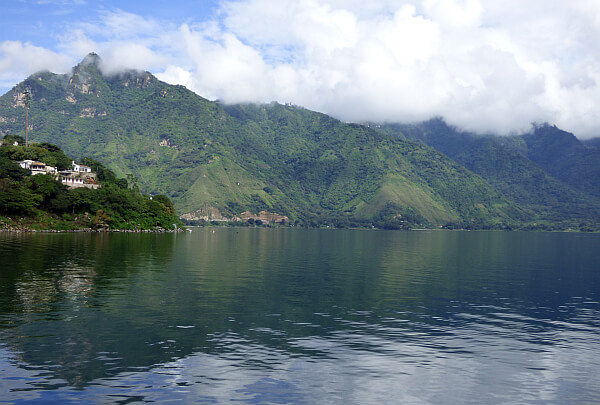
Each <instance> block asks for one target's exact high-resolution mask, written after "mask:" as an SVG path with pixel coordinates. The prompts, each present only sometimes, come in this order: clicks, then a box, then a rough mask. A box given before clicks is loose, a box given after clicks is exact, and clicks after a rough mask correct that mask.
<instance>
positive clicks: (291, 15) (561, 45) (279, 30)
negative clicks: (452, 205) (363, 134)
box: [0, 0, 600, 137]
mask: <svg viewBox="0 0 600 405" xmlns="http://www.w3.org/2000/svg"><path fill="white" fill-rule="evenodd" d="M214 18H215V20H213V21H208V22H203V23H202V24H195V23H194V22H193V15H190V20H189V21H187V22H186V23H181V22H173V21H163V20H162V19H161V18H160V16H157V17H155V18H148V17H143V16H140V15H136V14H131V13H128V12H126V11H121V10H117V11H113V12H106V11H103V12H101V13H99V14H98V17H97V20H96V21H88V22H87V23H81V24H78V25H76V26H74V27H72V28H71V29H69V30H68V31H67V32H65V33H63V34H62V35H61V36H60V38H59V41H60V43H59V45H57V49H58V50H60V53H56V52H53V51H48V50H42V49H41V48H40V49H36V48H35V47H33V45H25V44H20V46H21V47H23V48H31V49H29V52H32V49H36V52H38V53H39V52H42V51H45V52H47V53H48V55H46V56H45V57H44V58H43V59H42V61H43V62H40V64H38V65H34V66H32V67H30V68H29V70H26V71H27V72H30V71H31V69H33V67H36V68H41V67H42V66H41V65H44V66H43V67H45V68H50V69H57V68H60V69H63V70H64V62H65V60H67V59H69V60H71V61H72V62H73V63H72V64H74V63H76V61H77V59H80V58H82V57H83V56H84V55H85V54H87V53H88V52H91V51H95V52H97V53H99V54H100V55H101V56H102V57H103V59H104V61H105V62H106V65H107V66H108V67H109V69H112V70H113V71H114V70H115V69H120V68H124V67H131V68H136V69H147V70H151V71H153V72H156V73H157V75H158V76H159V77H160V78H161V79H163V80H165V81H168V82H171V83H177V84H183V85H185V86H187V87H188V88H190V89H191V90H193V91H195V92H197V93H198V94H200V95H202V96H204V97H207V98H210V99H216V98H218V99H221V100H224V101H226V102H242V101H271V100H277V101H280V102H293V103H295V104H299V105H303V106H306V107H308V108H311V109H316V110H319V111H323V112H326V113H330V114H332V115H335V116H336V117H339V118H341V119H344V120H348V121H360V120H385V121H407V120H422V119H427V118H429V117H432V116H443V117H445V118H446V119H447V120H448V121H449V122H451V123H453V124H455V125H458V126H460V127H462V128H465V129H470V130H475V131H495V132H500V133H511V132H513V131H517V132H518V131H522V130H525V129H527V128H529V126H530V124H531V123H532V122H543V121H550V122H552V123H555V124H557V125H558V126H560V127H562V128H564V129H567V130H570V131H573V132H575V133H576V134H577V135H578V136H583V137H586V136H592V135H600V131H599V129H600V128H599V127H598V124H597V123H598V122H600V109H599V108H597V107H598V104H599V101H600V82H599V80H600V47H598V46H597V45H596V43H595V38H598V35H600V6H599V5H598V2H597V1H594V0H573V1H570V2H564V1H561V0H530V1H527V2H523V1H521V0H506V1H504V2H498V1H495V0H373V1H370V2H367V3H365V2H363V1H359V0H343V1H342V0H279V1H277V2H273V1H269V0H240V1H231V2H229V1H228V2H223V3H221V9H220V11H219V13H218V14H217V15H216V16H215V17H214ZM3 44H7V45H5V46H7V47H10V46H9V45H10V43H3ZM8 54H11V55H12V54H13V53H11V52H9V53H8ZM12 58H14V56H12V57H3V59H2V60H0V80H2V81H3V82H4V83H7V82H9V81H10V80H14V81H15V82H16V81H18V80H22V78H23V75H22V73H21V76H18V74H19V73H17V72H19V68H17V67H18V66H19V62H18V61H15V60H13V59H12Z"/></svg>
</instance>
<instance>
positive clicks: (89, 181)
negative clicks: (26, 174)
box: [17, 160, 102, 189]
mask: <svg viewBox="0 0 600 405" xmlns="http://www.w3.org/2000/svg"><path fill="white" fill-rule="evenodd" d="M17 163H18V164H19V166H21V167H22V168H23V169H27V170H29V171H30V172H31V175H32V176H34V175H37V174H47V175H50V176H54V179H55V180H57V181H60V182H61V183H62V184H64V185H66V186H67V187H69V188H79V187H86V188H91V189H97V188H101V187H102V186H101V185H100V184H98V183H97V182H96V173H94V172H93V171H92V168H91V167H89V166H85V165H80V164H77V163H75V161H74V160H73V161H72V162H71V165H72V168H71V170H60V171H59V170H58V169H57V168H56V167H53V166H49V165H47V164H45V163H43V162H36V161H34V160H20V161H18V162H17Z"/></svg>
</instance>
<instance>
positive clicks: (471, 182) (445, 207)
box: [0, 54, 532, 228]
mask: <svg viewBox="0 0 600 405" xmlns="http://www.w3.org/2000/svg"><path fill="white" fill-rule="evenodd" d="M100 66H101V60H100V59H99V57H97V56H96V55H93V54H91V55H88V57H86V58H85V59H84V60H83V61H82V63H80V64H79V65H78V66H77V67H75V68H74V70H73V74H72V75H55V74H52V73H48V72H44V73H38V74H35V75H32V76H31V77H29V78H28V79H27V80H25V81H24V82H22V83H20V84H19V85H17V86H16V87H15V88H14V89H13V90H12V91H10V92H8V93H7V94H5V95H3V96H2V97H0V132H1V133H2V134H8V133H10V134H16V135H23V134H24V126H23V122H24V114H25V108H24V104H23V92H24V91H25V89H29V91H30V92H31V95H32V102H31V109H30V123H31V125H32V128H31V130H30V139H31V140H32V141H34V142H43V141H44V142H52V143H55V144H58V145H59V146H60V147H62V148H63V149H64V150H65V151H66V152H67V153H68V154H70V155H74V156H77V157H81V156H90V157H92V158H94V159H96V160H98V161H101V162H104V163H106V164H107V165H108V166H109V167H110V169H112V170H113V171H114V172H115V173H116V174H117V175H119V176H123V175H125V174H128V173H135V175H136V176H137V177H138V178H139V180H140V182H139V185H140V187H141V189H142V190H143V191H144V192H148V193H153V194H164V195H167V196H169V197H171V198H172V199H173V201H174V203H175V205H176V208H177V209H178V211H179V212H180V213H184V214H189V215H188V216H187V218H202V217H204V218H207V219H223V218H233V217H235V216H240V215H241V214H242V213H244V212H245V211H250V212H251V213H252V214H255V215H256V214H258V213H259V212H260V211H266V212H271V213H277V214H280V215H284V216H287V217H288V220H291V221H292V222H296V221H298V222H299V223H305V224H313V225H316V224H333V225H338V226H345V225H352V224H357V225H367V224H370V223H374V224H376V225H378V226H386V227H394V228H402V227H407V226H415V225H427V226H436V225H445V224H452V225H453V226H466V227H482V228H487V227H506V226H515V225H517V224H519V223H521V222H523V221H527V220H528V219H530V217H529V216H528V215H529V213H528V211H527V210H524V209H522V208H520V207H519V205H518V204H515V203H514V202H512V201H511V199H510V198H507V197H506V196H503V195H502V194H501V193H500V192H498V191H497V190H496V189H495V188H494V187H493V186H491V185H490V184H489V183H488V182H486V181H485V180H484V179H483V178H481V177H480V176H478V175H476V174H474V173H472V172H471V171H469V170H467V169H465V168H464V167H463V166H461V165H459V164H457V163H456V162H454V161H452V160H451V159H449V158H448V157H446V156H445V155H443V154H442V153H439V152H437V151H435V150H434V149H432V148H429V147H427V146H423V145H421V144H420V143H417V142H413V141H407V140H403V139H399V138H398V137H397V136H395V135H390V134H385V133H382V132H380V131H377V130H375V129H373V128H369V127H367V126H360V125H350V124H345V123H342V122H340V121H338V120H335V119H333V118H331V117H328V116H326V115H323V114H319V113H315V112H312V111H309V110H306V109H303V108H300V107H296V106H289V105H285V106H284V105H279V104H270V105H233V106H227V105H221V104H219V103H214V102H210V101H208V100H205V99H203V98H201V97H199V96H197V95H196V94H194V93H192V92H191V91H188V90H187V89H185V88H184V87H181V86H171V85H168V84H166V83H163V82H161V81H159V80H157V79H156V78H155V77H154V76H152V75H151V74H149V73H147V72H135V71H127V72H123V73H122V74H119V75H114V76H108V77H106V76H104V75H103V74H102V73H101V71H100ZM531 218H532V217H531Z"/></svg>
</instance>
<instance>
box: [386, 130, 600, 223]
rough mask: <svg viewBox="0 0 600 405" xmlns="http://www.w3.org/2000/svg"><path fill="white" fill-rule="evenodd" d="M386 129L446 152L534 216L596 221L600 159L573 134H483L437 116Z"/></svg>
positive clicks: (599, 203)
mask: <svg viewBox="0 0 600 405" xmlns="http://www.w3.org/2000/svg"><path fill="white" fill-rule="evenodd" d="M383 130H384V131H386V132H387V133H397V134H401V136H402V137H405V138H408V139H413V140H419V141H421V142H423V143H425V144H427V145H429V146H432V147H434V148H436V149H437V150H439V151H441V152H443V153H444V154H446V155H447V156H449V157H451V158H452V159H454V160H455V161H456V162H458V163H459V164H461V165H464V166H465V167H466V168H468V169H469V170H472V171H473V172H475V173H477V174H479V175H480V176H482V177H483V178H484V179H486V180H487V181H488V182H489V183H490V184H492V185H493V186H494V187H495V188H496V189H497V190H499V191H500V192H501V193H502V194H503V195H504V196H506V197H507V198H508V199H510V200H513V201H515V202H517V203H518V204H519V206H520V207H521V208H523V209H524V210H526V211H527V212H528V213H529V214H530V215H532V216H533V217H534V218H535V220H536V221H546V222H548V223H557V222H558V223H563V224H565V226H577V223H578V222H579V225H580V226H583V227H593V228H595V227H597V224H598V220H599V218H600V200H599V199H598V198H597V195H598V192H599V191H600V189H599V188H598V182H599V181H600V175H599V174H600V173H599V172H598V171H599V170H600V161H597V160H596V159H597V152H594V151H592V150H591V149H590V148H587V147H585V146H584V145H583V144H581V143H580V142H579V141H578V140H577V139H576V138H575V137H574V136H573V135H571V134H567V133H565V132H563V131H560V130H558V129H556V128H553V127H549V126H542V127H538V128H537V129H536V131H535V133H533V134H530V135H525V136H512V137H497V136H480V135H476V134H472V133H466V132H461V131H458V130H456V129H455V128H452V127H450V126H448V125H446V124H445V123H444V122H443V121H442V120H439V119H435V120H430V121H427V122H423V123H420V124H415V125H388V126H385V128H384V129H383ZM557 132H558V134H557ZM556 138H558V139H556ZM584 171H585V173H584ZM569 224H570V225H569Z"/></svg>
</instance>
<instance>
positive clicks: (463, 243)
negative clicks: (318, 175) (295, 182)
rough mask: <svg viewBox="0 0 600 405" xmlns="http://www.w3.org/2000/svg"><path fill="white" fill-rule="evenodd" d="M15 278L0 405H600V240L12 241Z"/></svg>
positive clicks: (251, 232)
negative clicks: (160, 404)
mask: <svg viewBox="0 0 600 405" xmlns="http://www.w3.org/2000/svg"><path fill="white" fill-rule="evenodd" d="M0 260H1V263H2V266H1V268H0V403H5V402H6V403H16V404H19V403H23V402H32V403H36V402H37V403H61V404H62V403H81V402H85V403H135V402H138V403H143V402H171V403H175V402H177V403H207V404H213V403H224V404H225V403H226V404H230V403H241V404H245V403H246V404H391V403H406V404H466V403H473V404H519V403H523V404H533V403H535V404H573V403H577V404H578V403H581V404H598V403H600V235H596V234H561V233H517V232H514V233H503V232H436V231H423V232H385V231H364V230H294V229H279V230H270V229H220V228H215V229H194V231H193V232H192V233H185V234H83V233H82V234H19V235H15V234H0Z"/></svg>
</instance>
